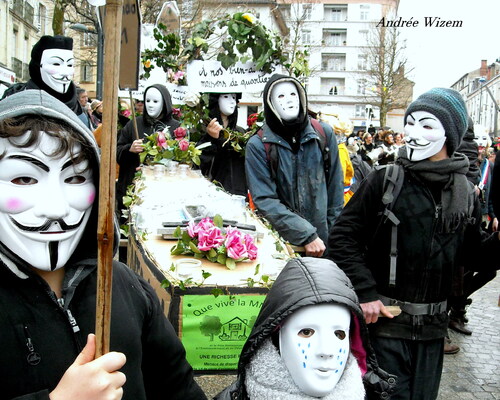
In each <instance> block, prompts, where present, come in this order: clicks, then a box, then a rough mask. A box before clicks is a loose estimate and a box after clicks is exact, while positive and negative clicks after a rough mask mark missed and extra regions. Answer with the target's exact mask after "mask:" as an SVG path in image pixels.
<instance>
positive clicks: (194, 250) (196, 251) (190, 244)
mask: <svg viewBox="0 0 500 400" xmlns="http://www.w3.org/2000/svg"><path fill="white" fill-rule="evenodd" d="M189 248H190V249H191V251H192V252H193V253H194V254H200V253H201V250H200V249H199V248H198V247H196V245H195V244H194V243H193V242H189Z"/></svg>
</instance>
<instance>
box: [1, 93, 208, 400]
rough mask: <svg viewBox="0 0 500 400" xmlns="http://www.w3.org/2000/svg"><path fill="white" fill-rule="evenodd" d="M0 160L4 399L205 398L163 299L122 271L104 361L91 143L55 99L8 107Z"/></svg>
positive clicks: (36, 96)
mask: <svg viewBox="0 0 500 400" xmlns="http://www.w3.org/2000/svg"><path fill="white" fill-rule="evenodd" d="M0 155H1V156H0V171H1V173H0V188H1V189H0V326H1V327H2V329H0V340H1V343H2V351H1V352H0V376H2V394H1V397H2V398H3V399H14V398H15V399H20V398H22V399H25V400H35V399H36V400H49V399H50V400H59V399H77V398H78V399H88V400H90V399H92V400H99V399H112V398H113V399H115V398H116V399H118V398H123V399H124V400H127V399H129V400H132V399H133V400H146V399H148V400H151V399H176V400H187V399H190V400H198V399H205V398H206V397H205V395H204V394H203V392H202V390H201V389H200V387H199V386H198V385H197V384H196V382H195V381H194V378H193V371H192V368H191V366H190V365H189V363H188V362H187V361H186V358H185V350H184V348H183V346H182V344H181V342H180V340H179V339H178V337H177V335H176V334H175V331H174V329H173V327H172V325H171V324H170V323H169V322H168V320H167V319H166V317H165V315H164V313H163V310H162V308H161V305H160V302H159V299H158V297H157V296H156V294H155V292H154V289H153V288H152V287H151V286H150V285H149V284H148V283H147V282H146V281H145V280H144V279H142V278H141V277H139V276H138V275H137V274H135V273H134V272H133V271H132V270H131V269H130V268H129V267H127V266H126V265H124V264H122V263H120V262H118V261H115V262H113V267H112V268H113V278H112V293H113V295H112V304H111V317H110V323H111V325H110V332H109V346H110V352H109V353H107V354H104V355H103V356H101V357H99V358H95V346H96V339H95V336H94V335H93V334H92V333H93V332H95V325H96V295H97V293H96V292H97V279H98V271H97V224H98V215H97V214H98V207H97V204H98V199H99V193H98V191H97V188H98V187H99V177H100V176H99V164H100V159H99V148H98V147H97V143H96V142H95V139H94V137H93V135H92V133H91V132H90V131H89V130H88V129H87V128H86V127H85V126H84V124H83V123H82V122H81V121H80V120H79V119H78V118H77V117H76V116H75V115H74V113H72V112H71V111H70V110H69V108H67V107H66V106H65V105H64V104H63V103H61V102H60V101H58V100H57V99H55V98H54V97H52V96H50V95H48V94H47V93H46V92H44V91H39V90H25V91H22V92H20V93H17V94H14V95H12V96H9V97H8V98H7V99H5V100H3V101H1V102H0ZM114 226H115V233H114V237H115V242H114V243H115V245H117V242H118V241H117V238H118V235H119V234H118V224H117V222H116V221H115V224H114ZM116 247H117V246H115V248H116ZM110 289H111V288H110ZM122 396H123V397H122Z"/></svg>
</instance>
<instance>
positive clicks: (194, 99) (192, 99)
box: [184, 92, 200, 107]
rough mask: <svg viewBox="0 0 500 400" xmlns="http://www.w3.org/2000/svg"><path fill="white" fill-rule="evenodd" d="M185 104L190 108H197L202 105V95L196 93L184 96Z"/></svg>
mask: <svg viewBox="0 0 500 400" xmlns="http://www.w3.org/2000/svg"><path fill="white" fill-rule="evenodd" d="M184 104H186V105H187V106H188V107H196V106H197V105H198V104H200V94H199V93H196V92H189V93H186V95H185V96H184Z"/></svg>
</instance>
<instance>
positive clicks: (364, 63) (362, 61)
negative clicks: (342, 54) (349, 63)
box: [358, 54, 368, 71]
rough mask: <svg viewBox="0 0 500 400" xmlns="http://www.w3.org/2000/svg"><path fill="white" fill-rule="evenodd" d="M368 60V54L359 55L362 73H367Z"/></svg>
mask: <svg viewBox="0 0 500 400" xmlns="http://www.w3.org/2000/svg"><path fill="white" fill-rule="evenodd" d="M366 58H367V57H366V54H358V69H359V70H361V71H366V70H367V69H368V62H367V61H366Z"/></svg>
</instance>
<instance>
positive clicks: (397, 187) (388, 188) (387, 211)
mask: <svg viewBox="0 0 500 400" xmlns="http://www.w3.org/2000/svg"><path fill="white" fill-rule="evenodd" d="M381 168H385V174H384V181H383V188H384V194H383V195H382V204H383V205H384V206H385V208H384V210H383V211H381V212H380V213H379V215H380V216H382V218H381V220H380V224H383V223H386V222H387V221H390V222H391V223H392V227H391V250H390V258H391V259H390V264H389V265H390V267H389V286H390V287H394V286H396V263H397V257H398V225H399V222H400V221H399V219H398V218H397V217H396V215H395V214H394V213H393V212H392V208H393V206H394V203H395V202H396V199H397V198H398V196H399V193H400V192H401V188H402V187H403V181H404V175H405V174H404V168H403V167H402V166H401V165H398V164H388V165H384V166H381V167H376V169H381ZM470 185H472V184H470ZM468 195H469V215H472V212H473V210H474V197H475V192H474V190H473V189H472V188H471V189H470V190H469V193H468ZM379 226H380V225H379Z"/></svg>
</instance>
